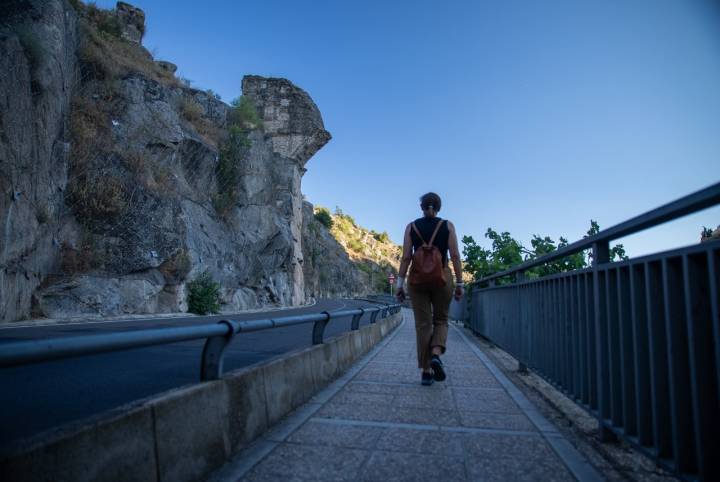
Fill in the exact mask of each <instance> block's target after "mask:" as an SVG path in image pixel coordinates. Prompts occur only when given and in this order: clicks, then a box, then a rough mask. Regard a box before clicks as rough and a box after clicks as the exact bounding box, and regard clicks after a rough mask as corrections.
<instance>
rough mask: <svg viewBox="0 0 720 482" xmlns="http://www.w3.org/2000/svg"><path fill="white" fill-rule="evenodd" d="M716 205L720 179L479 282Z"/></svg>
mask: <svg viewBox="0 0 720 482" xmlns="http://www.w3.org/2000/svg"><path fill="white" fill-rule="evenodd" d="M716 204H720V182H718V183H715V184H713V185H711V186H708V187H706V188H705V189H701V190H699V191H696V192H694V193H692V194H689V195H687V196H684V197H682V198H680V199H677V200H675V201H672V202H670V203H667V204H665V205H663V206H660V207H659V208H656V209H653V210H651V211H648V212H646V213H644V214H640V215H639V216H635V217H634V218H631V219H629V220H627V221H625V222H622V223H620V224H616V225H615V226H612V227H610V228H608V229H605V230H603V231H600V232H599V233H597V234H595V235H594V236H589V237H587V238H584V239H581V240H579V241H575V242H574V243H572V244H569V245H567V246H564V247H562V248H560V249H558V250H556V251H553V252H552V253H548V254H546V255H544V256H541V257H539V258H536V259H532V260H529V261H525V262H524V263H522V264H519V265H517V266H515V267H514V268H510V269H508V270H505V271H501V272H499V273H495V274H492V275H490V276H485V277H484V278H482V279H480V280H479V281H476V283H482V282H484V281H490V280H493V279H496V278H502V277H504V276H508V275H511V274H514V273H518V272H522V271H526V270H528V269H530V268H534V267H535V266H540V265H542V264H545V263H549V262H551V261H555V260H558V259H561V258H564V257H566V256H569V255H571V254H575V253H579V252H580V251H583V250H585V249H589V248H592V246H593V244H596V243H598V244H600V243H608V242H610V241H613V240H615V239H618V238H622V237H623V236H628V235H630V234H634V233H637V232H639V231H643V230H645V229H648V228H652V227H654V226H657V225H659V224H662V223H664V222H667V221H672V220H673V219H677V218H680V217H682V216H685V215H688V214H692V213H694V212H697V211H700V210H702V209H705V208H708V207H711V206H714V205H716ZM474 284H475V283H474Z"/></svg>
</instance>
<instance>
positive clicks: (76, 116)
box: [70, 95, 112, 169]
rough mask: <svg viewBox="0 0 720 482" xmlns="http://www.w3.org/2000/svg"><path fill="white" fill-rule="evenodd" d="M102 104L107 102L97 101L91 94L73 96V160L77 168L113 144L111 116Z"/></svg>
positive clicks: (71, 119) (71, 112)
mask: <svg viewBox="0 0 720 482" xmlns="http://www.w3.org/2000/svg"><path fill="white" fill-rule="evenodd" d="M101 106H107V104H104V103H102V102H98V101H95V100H93V99H92V98H91V97H90V96H84V95H77V96H75V97H74V98H73V101H72V108H71V111H70V135H71V139H72V142H71V154H72V162H73V167H74V168H76V169H77V168H79V167H81V166H84V165H85V164H87V162H88V160H89V159H90V158H92V157H93V156H95V155H97V154H98V153H100V152H104V151H107V150H108V148H109V147H111V145H112V140H111V132H110V116H109V114H108V112H106V111H104V110H103V107H101Z"/></svg>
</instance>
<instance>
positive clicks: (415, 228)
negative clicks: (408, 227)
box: [412, 219, 446, 246]
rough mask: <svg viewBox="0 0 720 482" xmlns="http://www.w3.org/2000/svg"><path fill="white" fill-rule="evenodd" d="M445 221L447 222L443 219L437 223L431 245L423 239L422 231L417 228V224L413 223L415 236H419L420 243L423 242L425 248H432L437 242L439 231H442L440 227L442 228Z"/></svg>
mask: <svg viewBox="0 0 720 482" xmlns="http://www.w3.org/2000/svg"><path fill="white" fill-rule="evenodd" d="M445 221H446V220H445V219H443V220H442V221H440V222H439V223H437V226H435V231H433V233H432V237H431V238H430V242H429V243H428V242H426V241H425V240H424V239H423V237H422V234H420V230H419V229H418V228H417V226H415V223H412V227H413V230H415V234H417V235H418V238H420V241H422V242H423V246H432V244H433V241H435V236H437V233H438V231H440V226H442V225H443V223H444V222H445Z"/></svg>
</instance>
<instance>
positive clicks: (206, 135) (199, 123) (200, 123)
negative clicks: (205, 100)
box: [178, 96, 225, 147]
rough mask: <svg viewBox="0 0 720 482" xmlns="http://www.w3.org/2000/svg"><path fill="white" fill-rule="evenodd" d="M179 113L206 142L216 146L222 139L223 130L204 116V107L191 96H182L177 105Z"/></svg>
mask: <svg viewBox="0 0 720 482" xmlns="http://www.w3.org/2000/svg"><path fill="white" fill-rule="evenodd" d="M178 109H179V110H180V115H181V116H182V117H183V119H185V120H186V121H188V122H189V123H190V124H192V126H193V127H194V128H195V130H196V131H197V133H198V134H200V136H201V137H202V138H203V140H205V141H206V142H207V143H208V144H210V145H212V146H214V147H218V145H219V144H220V141H221V140H223V137H224V132H225V131H224V130H223V129H221V128H220V127H218V126H217V125H215V123H214V122H212V121H211V120H210V119H207V118H206V117H205V109H204V108H203V106H202V105H200V103H199V102H198V101H196V100H195V99H193V98H192V97H187V96H183V98H182V100H181V101H180V105H179V106H178Z"/></svg>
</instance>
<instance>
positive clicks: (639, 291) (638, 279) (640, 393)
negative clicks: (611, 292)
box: [630, 264, 654, 446]
mask: <svg viewBox="0 0 720 482" xmlns="http://www.w3.org/2000/svg"><path fill="white" fill-rule="evenodd" d="M646 269H647V264H636V265H633V266H632V267H631V268H630V307H631V308H630V318H631V323H632V334H633V345H634V346H633V354H634V357H633V365H634V369H635V413H636V415H637V434H638V442H639V443H640V445H644V446H650V445H652V443H653V434H652V412H653V409H654V407H653V404H652V403H651V401H650V378H651V375H650V366H649V361H650V353H649V351H648V337H647V334H648V328H647V304H646V303H647V302H646V300H645V270H646Z"/></svg>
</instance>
